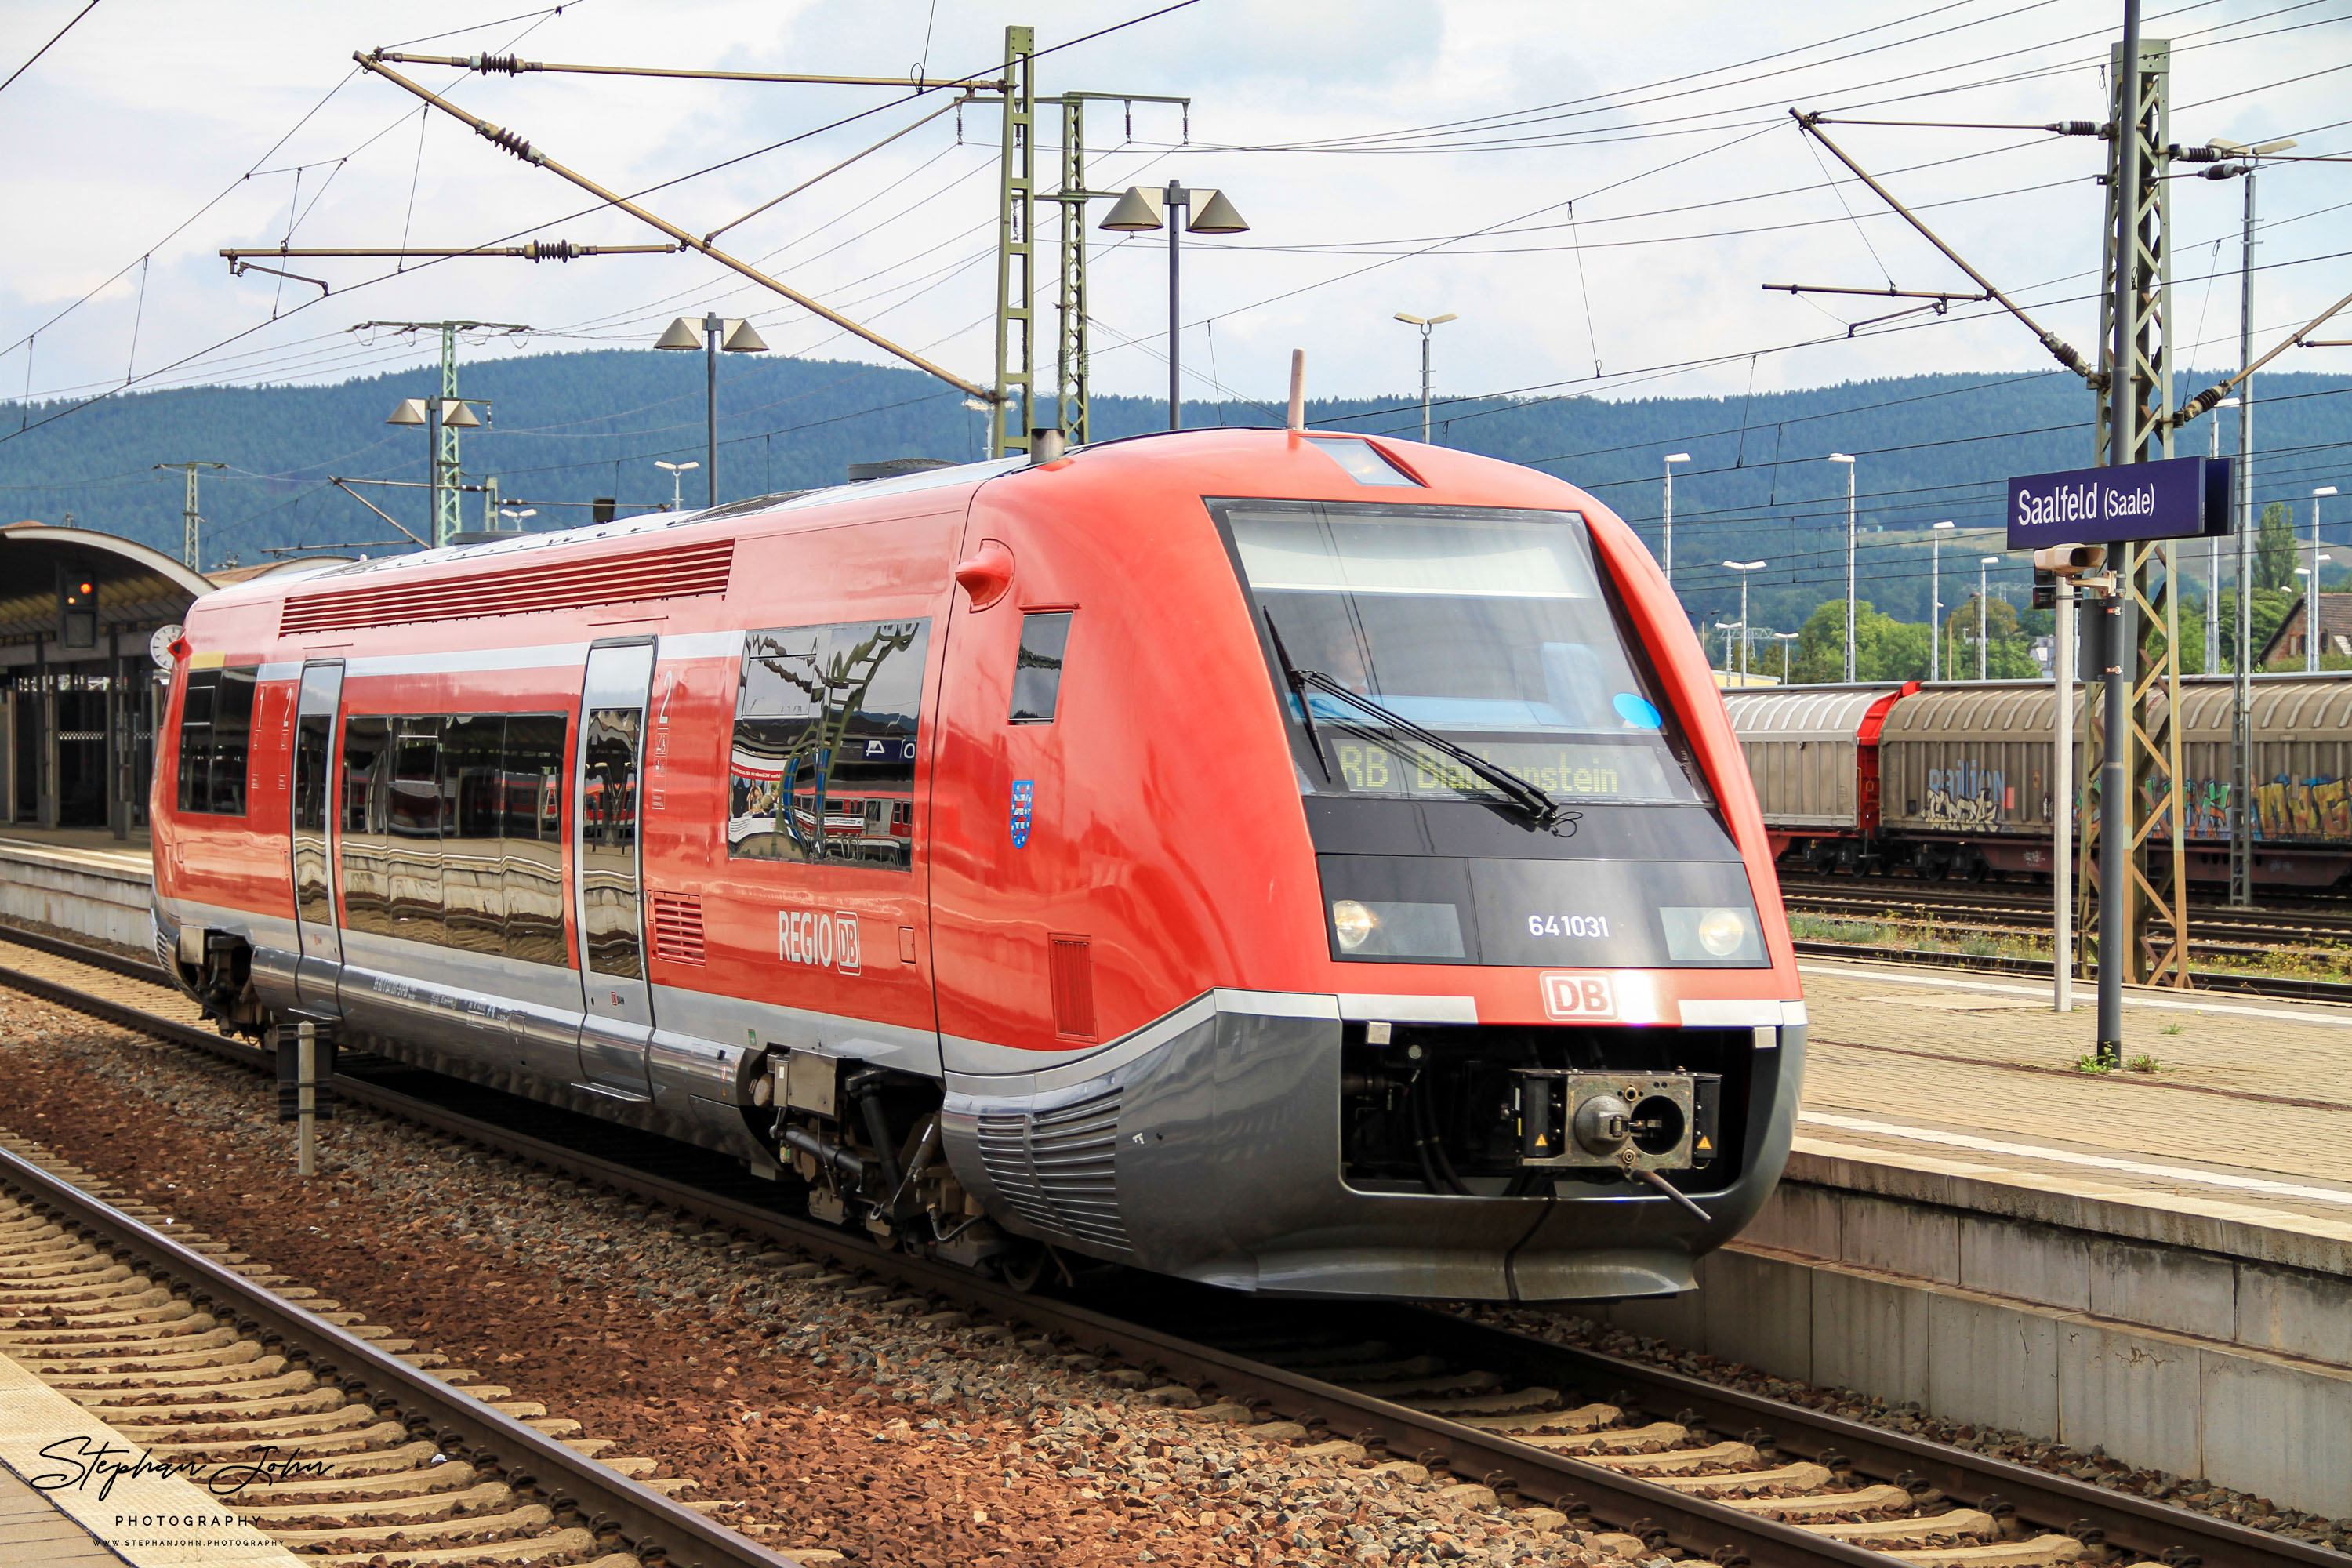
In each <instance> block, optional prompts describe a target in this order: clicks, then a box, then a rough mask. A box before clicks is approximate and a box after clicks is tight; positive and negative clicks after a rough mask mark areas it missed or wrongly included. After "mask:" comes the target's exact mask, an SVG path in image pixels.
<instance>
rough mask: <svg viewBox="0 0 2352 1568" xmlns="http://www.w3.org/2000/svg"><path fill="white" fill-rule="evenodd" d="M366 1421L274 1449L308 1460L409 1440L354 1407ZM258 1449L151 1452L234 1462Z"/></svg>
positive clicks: (294, 1436)
mask: <svg viewBox="0 0 2352 1568" xmlns="http://www.w3.org/2000/svg"><path fill="white" fill-rule="evenodd" d="M353 1408H354V1409H356V1410H357V1411H358V1412H359V1413H360V1415H362V1417H363V1418H370V1424H369V1425H368V1426H351V1427H347V1428H342V1429H340V1430H336V1431H330V1432H289V1433H287V1434H285V1435H284V1436H279V1437H277V1438H274V1439H273V1440H272V1443H271V1446H272V1447H275V1448H277V1449H278V1452H279V1453H281V1454H287V1455H294V1454H299V1455H300V1456H301V1457H302V1458H313V1457H316V1456H320V1455H328V1454H373V1453H378V1452H381V1451H383V1450H384V1449H387V1448H390V1447H394V1445H396V1444H398V1443H400V1442H401V1441H402V1440H403V1439H404V1438H405V1437H407V1436H408V1428H407V1427H406V1426H403V1425H402V1424H401V1423H399V1422H397V1421H382V1420H374V1419H373V1416H374V1415H375V1412H374V1411H373V1410H372V1409H371V1408H369V1407H368V1406H367V1405H355V1406H353ZM147 1447H148V1452H150V1453H152V1454H153V1455H155V1456H156V1457H157V1458H165V1459H207V1458H235V1457H236V1456H238V1455H240V1454H249V1453H251V1452H252V1451H253V1447H254V1445H253V1444H252V1443H251V1442H249V1441H237V1440H235V1439H230V1440H226V1441H219V1442H193V1443H155V1444H151V1445H148V1446H147Z"/></svg>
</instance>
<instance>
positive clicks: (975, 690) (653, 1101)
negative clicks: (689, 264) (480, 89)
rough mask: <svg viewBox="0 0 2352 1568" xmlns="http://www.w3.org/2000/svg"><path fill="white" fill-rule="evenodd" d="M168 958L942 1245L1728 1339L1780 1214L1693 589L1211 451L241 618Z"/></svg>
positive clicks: (351, 569) (483, 570)
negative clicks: (1646, 1316)
mask: <svg viewBox="0 0 2352 1568" xmlns="http://www.w3.org/2000/svg"><path fill="white" fill-rule="evenodd" d="M173 657H174V660H175V662H174V667H173V678H172V679H173V685H172V697H171V702H170V708H169V712H168V722H167V733H166V736H165V738H164V741H163V758H162V763H163V765H161V766H159V769H158V779H159V783H158V786H157V790H156V798H155V801H154V815H153V821H154V823H155V839H154V842H155V888H156V921H157V948H158V954H159V956H160V957H162V958H163V960H164V961H166V962H167V963H170V964H171V965H172V966H173V968H174V970H175V972H176V973H177V974H178V975H179V977H180V979H181V982H182V983H183V984H184V985H186V986H187V987H188V989H189V990H190V992H191V993H192V994H194V995H195V996H196V997H197V998H198V999H199V1000H200V1001H202V1002H203V1004H204V1005H205V1009H206V1011H207V1013H208V1014H209V1015H210V1016H213V1017H214V1018H215V1019H216V1020H218V1023H219V1026H220V1027H221V1028H223V1029H224V1030H225V1031H236V1032H244V1033H248V1034H252V1035H255V1036H257V1037H259V1036H262V1035H263V1034H265V1033H266V1032H267V1031H269V1030H271V1029H273V1028H282V1027H285V1026H288V1025H289V1024H292V1023H295V1022H298V1021H302V1020H310V1021H313V1022H315V1023H316V1024H318V1025H319V1026H320V1027H321V1028H322V1029H324V1030H326V1031H328V1032H329V1033H330V1035H331V1037H333V1038H334V1039H336V1040H338V1041H339V1042H341V1044H342V1045H344V1046H346V1047H359V1048H364V1049H368V1050H372V1051H376V1052H381V1053H384V1054H387V1055H389V1056H392V1057H394V1058H399V1059H402V1060H404V1061H408V1062H411V1063H414V1064H415V1065H418V1066H422V1067H425V1068H432V1069H435V1070H438V1071H441V1072H444V1073H449V1074H456V1075H460V1076H463V1077H466V1078H468V1079H474V1080H477V1081H480V1082H485V1083H489V1084H493V1085H496V1086H498V1087H500V1088H503V1089H510V1090H513V1091H516V1092H520V1093H523V1094H527V1095H530V1096H534V1097H538V1098H540V1099H542V1100H548V1101H551V1102H554V1103H558V1104H562V1105H565V1106H569V1107H572V1108H573V1109H575V1110H584V1111H588V1112H591V1113H593V1114H595V1115H598V1116H603V1117H607V1118H612V1119H614V1120H617V1121H624V1122H628V1123H632V1124H635V1125H638V1126H642V1127H645V1128H648V1129H652V1130H655V1131H660V1132H662V1133H666V1134H668V1135H671V1136H674V1137H677V1138H680V1139H686V1140H690V1141H693V1142H698V1143H701V1144H704V1145H707V1146H709V1147H711V1148H715V1149H719V1150H723V1151H728V1152H731V1153H732V1154H734V1155H735V1156H737V1157H740V1159H742V1160H743V1161H745V1162H746V1163H748V1164H749V1165H750V1166H751V1168H752V1169H753V1170H754V1171H756V1172H758V1173H760V1174H762V1175H766V1176H771V1177H773V1178H774V1179H776V1180H778V1181H780V1182H783V1183H787V1184H789V1183H793V1182H797V1183H799V1184H804V1185H805V1188H806V1194H807V1205H808V1208H809V1211H810V1212H811V1213H812V1214H814V1215H818V1216H821V1217H824V1218H827V1219H830V1220H832V1221H835V1222H836V1223H840V1224H842V1225H845V1226H855V1227H861V1228H863V1229H864V1230H866V1231H869V1232H871V1233H872V1234H873V1235H874V1236H875V1237H877V1238H878V1239H880V1240H881V1241H882V1242H884V1243H885V1244H886V1245H894V1246H901V1247H910V1248H914V1249H918V1250H921V1251H924V1252H927V1253H929V1254H932V1255H935V1256H939V1257H940V1258H947V1259H951V1260H956V1261H961V1262H963V1263H966V1264H969V1265H972V1266H975V1267H983V1268H991V1269H993V1270H996V1271H998V1272H1001V1273H1002V1274H1003V1276H1005V1277H1007V1278H1009V1279H1013V1280H1014V1281H1016V1282H1024V1281H1034V1279H1036V1277H1037V1275H1038V1273H1039V1271H1040V1270H1042V1269H1045V1268H1049V1267H1053V1255H1054V1253H1055V1252H1056V1251H1059V1252H1061V1253H1063V1254H1066V1255H1070V1256H1071V1257H1072V1258H1077V1259H1081V1260H1084V1259H1102V1260H1109V1261H1115V1262H1118V1263H1125V1264H1129V1265H1133V1266H1135V1267H1139V1268H1144V1269H1149V1270H1156V1271H1160V1272H1163V1273H1166V1274H1169V1275H1173V1276H1181V1277H1184V1278H1188V1279H1197V1280H1202V1281H1207V1282H1210V1283H1213V1284H1217V1285H1221V1286H1226V1287H1232V1288H1236V1289H1254V1290H1265V1291H1280V1292H1286V1293H1303V1294H1355V1295H1379V1296H1409V1297H1439V1298H1458V1299H1488V1300H1495V1299H1520V1300H1559V1299H1574V1298H1594V1297H1620V1296H1637V1295H1648V1294H1659V1293H1665V1292H1672V1291H1675V1290H1680V1289H1687V1288H1688V1287H1689V1285H1690V1283H1691V1264H1692V1260H1693V1259H1694V1258H1696V1256H1698V1255H1699V1254H1701V1253H1703V1252H1705V1251H1706V1250H1707V1249H1708V1248H1710V1247H1716V1246H1717V1245H1719V1244H1721V1243H1722V1242H1723V1241H1724V1240H1726V1239H1727V1238H1728V1237H1730V1236H1731V1235H1733V1234H1734V1233H1735V1232H1737V1231H1738V1229H1739V1227H1740V1226H1742V1225H1743V1224H1745V1223H1746V1222H1747V1221H1748V1219H1749V1218H1750V1217H1751V1216H1753V1215H1755V1213H1756V1212H1757V1210H1758V1209H1759V1207H1760V1206H1761V1205H1763V1203H1764V1201H1765V1198H1766V1197H1767V1195H1768V1194H1769V1192H1770V1190H1771V1187H1772V1185H1773V1184H1774V1183H1775V1181H1777V1179H1778V1178H1779V1175H1780V1169H1781V1166H1782V1164H1783V1163H1784V1161H1785V1159H1786V1157H1787V1153H1788V1150H1789V1143H1790V1132H1791V1128H1792V1124H1793V1121H1794V1118H1795V1108H1796V1100H1797V1093H1798V1086H1799V1078H1800V1071H1801V1058H1802V1053H1803V1048H1804V1037H1805V1014H1804V1006H1803V1003H1802V1002H1801V999H1800V992H1799V986H1798V979H1797V973H1796V967H1795V959H1794V954H1793V952H1792V950H1791V948H1790V942H1789V939H1788V934H1787V930H1786V925H1785V921H1784V918H1783V916H1782V912H1781V909H1780V895H1779V889H1778V886H1777V883H1776V882H1775V879H1774V874H1773V869H1772V859H1771V851H1770V847H1769V841H1768V839H1767V837H1766V834H1765V830H1764V826H1763V824H1762V821H1761V819H1760V818H1759V814H1758V808H1757V804H1756V798H1755V795H1754V791H1753V788H1752V786H1751V784H1750V783H1749V779H1748V772H1747V769H1746V768H1745V766H1744V765H1743V763H1742V760H1741V754H1740V751H1739V747H1738V742H1737V741H1736V740H1735V738H1734V736H1733V734H1732V731H1731V726H1730V724H1729V723H1728V721H1727V719H1726V717H1725V712H1724V707H1723V703H1722V701H1721V700H1720V698H1719V697H1718V695H1717V691H1716V689H1715V686H1714V684H1713V682H1712V679H1711V678H1710V676H1709V674H1708V671H1707V668H1706V662H1705V659H1704V658H1703V656H1702V655H1701V653H1700V650H1699V648H1698V647H1697V646H1696V642H1695V640H1694V639H1693V637H1692V636H1691V633H1690V631H1689V628H1688V626H1687V624H1686V623H1685V620H1684V618H1683V616H1682V614H1681V612H1680V610H1679V609H1678V607H1677V606H1676V605H1675V600H1674V597H1673V595H1672V594H1671V592H1670V591H1669V589H1668V588H1667V587H1666V585H1665V584H1664V581H1663V580H1662V579H1661V578H1660V576H1659V574H1658V572H1657V571H1656V569H1655V567H1654V565H1653V563H1652V562H1651V559H1650V556H1649V554H1648V552H1646V551H1645V550H1644V548H1643V545H1642V544H1641V542H1639V541H1638V540H1637V539H1636V538H1635V536H1634V535H1633V532H1632V531H1631V530H1629V529H1628V528H1627V527H1626V526H1625V525H1624V523H1623V522H1622V521H1620V520H1619V519H1618V518H1616V517H1615V516H1614V515H1612V513H1611V512H1610V511H1609V510H1608V509H1607V508H1605V507H1603V506H1601V505H1600V504H1599V503H1598V502H1596V501H1595V500H1592V498H1591V497H1590V496H1588V495H1586V494H1584V493H1583V492H1582V491H1580V490H1579V489H1574V488H1573V487H1571V486H1570V485H1568V484H1565V483H1562V482H1561V481H1559V480H1558V479H1553V478H1550V477H1549V476H1547V475H1544V474H1541V473H1538V472H1536V471H1534V470H1531V469H1528V468H1519V467H1516V466H1513V465H1510V464H1506V463H1501V462H1496V461H1494V460H1491V459H1487V458H1478V457H1473V456H1470V455H1467V454H1464V453H1459V452H1453V451H1447V450H1444V449H1441V448H1436V447H1425V446H1418V445H1412V444H1406V443H1398V442H1391V441H1388V440H1384V439H1371V438H1365V437H1343V436H1322V435H1305V434H1301V433H1296V432H1287V431H1282V430H1248V431H1244V430H1218V431H1197V432H1189V433H1183V434H1171V435H1165V436H1154V437H1139V438H1136V439H1132V440H1126V441H1117V442H1108V443H1103V444H1099V445H1094V446H1089V447H1082V448H1078V449H1075V450H1073V451H1071V452H1069V453H1067V454H1066V455H1063V456H1061V457H1059V458H1055V459H1053V460H1049V461H1040V462H1024V461H1021V460H1008V461H1003V462H992V463H982V464H973V465H969V466H963V467H957V468H937V469H933V470H929V471H927V472H922V473H919V474H914V475H909V476H904V477H898V478H891V479H878V480H869V481H866V482H864V483H857V484H851V485H848V486H845V487H842V488H838V489H826V490H821V491H814V492H810V493H805V494H800V495H794V496H772V497H765V498H761V499H760V500H753V501H744V502H739V503H733V504H730V505H727V506H722V507H719V508H717V509H714V510H707V511H703V512H700V513H696V514H690V515H686V516H669V515H663V516H656V517H646V518H637V519H633V520H627V521H615V522H612V523H607V524H601V525H597V526H593V527H589V528H583V529H578V530H574V531H569V532H563V533H551V534H536V535H530V536H528V537H517V538H515V539H513V540H511V541H501V542H494V543H488V544H478V545H474V546H470V547H467V548H462V549H454V550H436V551H430V552H422V553H418V554H413V555H406V556H401V557H397V558H394V559H388V560H382V561H370V562H362V563H354V564H346V565H341V566H335V567H321V568H320V569H319V570H318V571H316V572H314V573H309V574H273V575H271V576H268V577H266V578H262V579H260V580H258V581H257V582H253V583H249V584H240V585H237V586H235V587H231V588H227V589H224V590H223V591H221V592H220V593H217V594H215V595H211V596H209V597H207V598H205V599H204V600H202V601H200V602H199V603H198V604H197V605H196V607H195V608H194V611H193V612H192V613H191V615H190V617H189V621H188V624H187V626H186V629H185V633H184V637H183V638H182V639H181V641H180V642H179V643H178V644H177V645H176V646H175V647H174V650H173Z"/></svg>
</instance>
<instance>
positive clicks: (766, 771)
mask: <svg viewBox="0 0 2352 1568" xmlns="http://www.w3.org/2000/svg"><path fill="white" fill-rule="evenodd" d="M929 639H930V623H929V621H927V620H906V621H853V622H846V623H842V624H836V625H833V626H778V627H772V628H769V629H767V630H763V631H755V632H750V633H747V634H746V635H745V637H744V639H743V666H742V671H741V675H740V684H739V685H738V688H737V693H736V700H735V734H734V742H733V745H732V746H731V748H730V752H729V759H730V760H729V766H728V779H727V852H728V854H729V855H730V857H731V858H736V859H746V860H795V861H803V862H810V861H820V860H822V861H832V862H836V863H845V864H852V865H867V866H884V867H888V868H893V869H896V870H905V869H907V868H909V867H911V866H912V865H913V864H914V796H915V759H916V756H917V755H918V753H919V749H920V748H919V733H918V729H919V720H920V715H921V712H922V706H923V665H924V660H925V658H926V656H927V653H928V651H929Z"/></svg>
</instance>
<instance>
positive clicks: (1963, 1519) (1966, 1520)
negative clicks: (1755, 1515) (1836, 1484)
mask: <svg viewBox="0 0 2352 1568" xmlns="http://www.w3.org/2000/svg"><path fill="white" fill-rule="evenodd" d="M1806 1528H1807V1529H1809V1530H1811V1531H1813V1533H1815V1534H1816V1535H1826V1536H1829V1537H1830V1538H1831V1539H1832V1540H1836V1541H1851V1542H1853V1543H1854V1544H1855V1545H1857V1546H1877V1547H1901V1546H1913V1547H1934V1546H1952V1545H1958V1544H1959V1543H1960V1542H1986V1541H1994V1540H1998V1539H1999V1538H2000V1525H1999V1523H1998V1522H1996V1521H1994V1519H1993V1517H1992V1515H1990V1514H1989V1513H1986V1512H1984V1511H1983V1510H1980V1509H1973V1508H1956V1509H1954V1510H1951V1511H1950V1512H1949V1513H1939V1514H1935V1515H1933V1516H1931V1517H1927V1518H1923V1519H1896V1520H1886V1521H1877V1522H1872V1521H1861V1522H1856V1523H1851V1524H1845V1523H1841V1524H1814V1525H1808V1526H1807V1527H1806Z"/></svg>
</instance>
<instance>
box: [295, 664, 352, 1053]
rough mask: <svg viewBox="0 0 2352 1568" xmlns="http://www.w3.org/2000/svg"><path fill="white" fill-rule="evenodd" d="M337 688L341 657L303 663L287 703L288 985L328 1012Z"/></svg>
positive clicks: (332, 1003)
mask: <svg viewBox="0 0 2352 1568" xmlns="http://www.w3.org/2000/svg"><path fill="white" fill-rule="evenodd" d="M342 694H343V666H342V663H341V660H339V659H331V660H326V661H323V662H320V663H317V664H307V665H304V666H303V667H302V686H301V691H300V694H299V696H298V697H297V699H296V706H295V710H294V784H293V789H292V791H291V794H292V797H293V798H292V816H293V821H292V825H291V826H292V833H291V835H290V839H291V843H292V849H293V876H294V920H295V922H296V925H297V927H298V928H299V931H300V935H301V941H300V943H299V949H300V951H299V956H298V959H297V962H296V965H295V980H294V990H295V995H296V998H297V999H298V1001H299V1003H300V1005H302V1006H303V1007H305V1008H307V1009H310V1010H313V1011H316V1012H320V1013H326V1014H329V1015H333V1014H336V1013H339V1012H340V1011H341V1009H340V1007H338V1005H337V1004H336V999H335V984H336V980H337V977H338V976H340V975H341V973H342V968H343V940H342V934H341V931H340V930H339V929H338V922H337V921H336V919H335V870H334V847H333V838H332V832H331V826H332V821H331V819H332V818H333V816H334V811H333V808H332V802H333V799H334V793H335V791H334V773H333V765H334V753H335V713H336V710H337V709H338V708H339V707H340V706H341V702H342Z"/></svg>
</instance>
